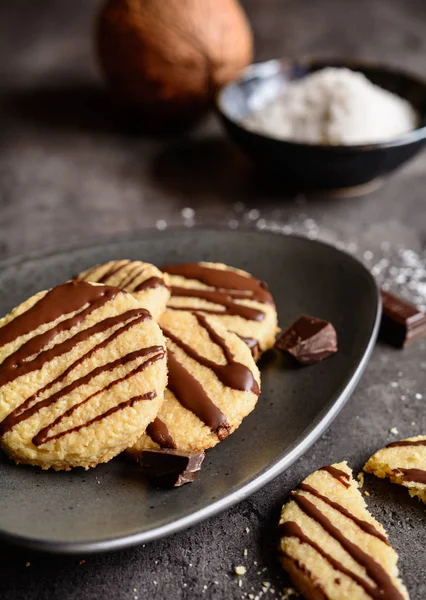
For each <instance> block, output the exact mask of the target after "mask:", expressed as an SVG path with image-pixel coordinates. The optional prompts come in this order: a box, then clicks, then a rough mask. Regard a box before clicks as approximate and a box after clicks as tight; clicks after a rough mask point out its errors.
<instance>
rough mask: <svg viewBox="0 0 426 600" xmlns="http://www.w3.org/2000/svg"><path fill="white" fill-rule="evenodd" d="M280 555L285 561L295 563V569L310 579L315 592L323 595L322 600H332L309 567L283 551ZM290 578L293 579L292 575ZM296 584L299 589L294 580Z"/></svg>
mask: <svg viewBox="0 0 426 600" xmlns="http://www.w3.org/2000/svg"><path fill="white" fill-rule="evenodd" d="M280 554H281V556H282V558H283V559H285V560H287V561H289V562H291V563H293V565H294V567H295V568H296V569H297V570H298V571H300V573H302V575H304V576H305V577H306V579H308V580H309V581H310V583H311V585H312V587H313V588H315V592H320V593H321V595H322V599H321V600H331V598H330V596H327V594H326V593H325V590H324V587H323V586H322V585H321V584H320V583H319V581H318V579H317V578H315V576H314V575H312V573H311V571H310V570H309V569H308V567H307V566H306V565H305V564H303V563H302V561H300V560H298V559H297V558H295V557H294V556H290V555H289V554H287V552H284V551H283V550H280ZM290 577H291V574H290ZM292 579H293V578H292ZM294 584H295V585H296V587H297V581H296V580H294Z"/></svg>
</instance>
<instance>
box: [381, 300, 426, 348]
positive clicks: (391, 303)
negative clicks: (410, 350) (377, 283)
mask: <svg viewBox="0 0 426 600" xmlns="http://www.w3.org/2000/svg"><path fill="white" fill-rule="evenodd" d="M381 295H382V303H383V314H382V322H381V327H380V337H381V338H382V339H384V340H386V341H387V342H389V343H390V344H392V345H394V346H398V347H399V348H405V347H406V346H408V344H411V343H412V342H415V341H416V340H418V339H420V338H422V337H425V336H426V315H425V314H424V313H422V312H421V311H420V310H419V309H418V308H416V307H415V306H414V304H410V302H407V301H406V300H403V299H402V298H398V296H394V295H393V294H390V293H389V292H385V291H384V290H381Z"/></svg>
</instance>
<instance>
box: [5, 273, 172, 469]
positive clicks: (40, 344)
mask: <svg viewBox="0 0 426 600" xmlns="http://www.w3.org/2000/svg"><path fill="white" fill-rule="evenodd" d="M166 382H167V367H166V356H165V341H164V338H163V335H162V333H161V330H160V328H159V326H158V325H157V324H156V323H155V321H154V320H153V319H152V317H151V315H150V313H149V312H148V311H147V310H146V309H144V308H142V307H140V305H139V303H138V302H137V300H136V299H135V298H134V297H133V296H132V295H131V294H128V293H126V292H123V291H120V290H119V289H118V288H113V287H109V286H104V285H95V284H90V283H86V282H75V281H73V282H68V283H65V284H63V285H60V286H58V287H56V288H53V289H52V290H48V291H45V292H40V293H38V294H36V295H35V296H33V297H31V298H30V299H29V300H27V301H26V302H24V303H23V304H21V305H20V306H18V307H17V308H16V309H14V310H13V311H12V312H11V313H10V314H9V315H7V316H6V317H4V318H3V319H1V320H0V435H1V445H2V447H3V449H4V450H5V451H6V452H7V453H8V454H9V455H10V456H11V457H12V458H13V459H14V460H15V461H16V462H22V463H29V464H32V465H39V466H41V467H42V468H49V467H54V468H56V469H68V468H70V467H73V466H83V467H88V466H94V465H96V464H97V463H99V462H105V461H107V460H109V459H110V458H112V457H113V456H115V455H116V454H118V453H119V452H121V451H122V450H124V448H125V447H126V446H127V445H128V443H129V440H136V439H137V437H138V436H139V435H140V432H141V431H144V429H145V428H146V426H147V425H148V424H149V423H150V422H151V421H152V420H153V418H155V416H156V414H157V412H158V409H159V407H160V405H161V403H162V401H163V396H164V388H165V385H166Z"/></svg>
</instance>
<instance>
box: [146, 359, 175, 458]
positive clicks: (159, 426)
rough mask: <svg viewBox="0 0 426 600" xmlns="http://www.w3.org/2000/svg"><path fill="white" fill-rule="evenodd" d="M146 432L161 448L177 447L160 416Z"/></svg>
mask: <svg viewBox="0 0 426 600" xmlns="http://www.w3.org/2000/svg"><path fill="white" fill-rule="evenodd" d="M169 356H170V354H169ZM146 432H147V434H148V435H149V437H150V438H151V439H152V440H153V441H154V442H156V443H157V444H158V445H159V446H160V447H161V448H171V449H172V450H174V449H176V448H177V446H176V443H175V441H174V439H173V438H172V436H171V434H170V431H169V430H168V429H167V425H166V424H165V423H164V422H163V421H161V419H159V418H158V417H157V418H156V419H154V420H153V421H152V423H150V424H149V425H148V427H147V429H146Z"/></svg>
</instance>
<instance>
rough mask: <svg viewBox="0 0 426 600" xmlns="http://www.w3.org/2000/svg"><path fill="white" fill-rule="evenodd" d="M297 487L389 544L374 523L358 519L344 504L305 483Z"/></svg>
mask: <svg viewBox="0 0 426 600" xmlns="http://www.w3.org/2000/svg"><path fill="white" fill-rule="evenodd" d="M299 489H300V490H302V491H304V492H308V493H309V494H312V496H315V497H316V498H319V499H320V500H322V502H325V503H326V504H328V505H329V506H331V508H334V510H337V511H338V512H340V513H341V514H342V515H344V516H345V517H347V518H348V519H351V521H353V522H354V523H355V525H358V527H359V528H360V529H362V531H364V532H365V533H368V534H369V535H372V536H374V537H376V538H378V539H379V540H381V541H382V542H384V543H385V544H387V545H389V542H388V539H387V537H386V536H385V535H384V534H383V533H381V532H380V531H379V530H378V529H376V528H375V527H374V525H372V524H371V523H368V522H367V521H364V520H363V519H359V518H358V517H356V516H355V515H353V514H352V513H351V512H349V511H348V510H347V509H346V508H345V507H344V506H341V505H340V504H338V503H337V502H333V500H330V499H329V498H327V496H323V495H322V494H320V492H319V491H318V490H316V489H315V488H313V487H312V486H310V485H308V484H307V483H301V484H300V486H299Z"/></svg>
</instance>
